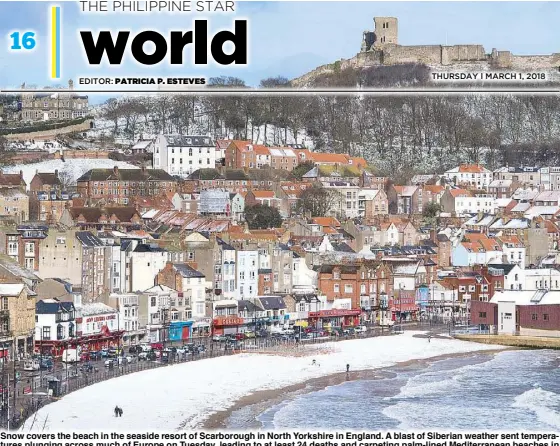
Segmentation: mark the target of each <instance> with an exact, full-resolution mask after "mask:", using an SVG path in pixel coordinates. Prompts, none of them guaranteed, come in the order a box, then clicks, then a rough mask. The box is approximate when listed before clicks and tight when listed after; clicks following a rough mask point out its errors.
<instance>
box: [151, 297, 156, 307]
mask: <svg viewBox="0 0 560 446" xmlns="http://www.w3.org/2000/svg"><path fill="white" fill-rule="evenodd" d="M150 306H152V307H155V306H156V296H152V297H151V298H150Z"/></svg>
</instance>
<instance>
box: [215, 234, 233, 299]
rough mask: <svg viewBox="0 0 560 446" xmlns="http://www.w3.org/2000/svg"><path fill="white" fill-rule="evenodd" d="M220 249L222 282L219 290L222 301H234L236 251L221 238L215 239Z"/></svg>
mask: <svg viewBox="0 0 560 446" xmlns="http://www.w3.org/2000/svg"><path fill="white" fill-rule="evenodd" d="M216 240H217V242H218V243H219V244H220V246H221V248H222V281H221V289H222V296H223V298H224V299H235V298H236V297H237V286H236V277H237V276H236V271H235V263H236V260H237V258H236V251H235V248H234V247H233V246H231V245H229V244H227V243H226V242H224V241H223V240H222V239H221V238H217V239H216Z"/></svg>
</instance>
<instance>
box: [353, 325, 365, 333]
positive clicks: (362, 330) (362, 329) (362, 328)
mask: <svg viewBox="0 0 560 446" xmlns="http://www.w3.org/2000/svg"><path fill="white" fill-rule="evenodd" d="M366 331H368V329H367V327H366V326H364V325H358V326H357V327H356V333H365V332H366Z"/></svg>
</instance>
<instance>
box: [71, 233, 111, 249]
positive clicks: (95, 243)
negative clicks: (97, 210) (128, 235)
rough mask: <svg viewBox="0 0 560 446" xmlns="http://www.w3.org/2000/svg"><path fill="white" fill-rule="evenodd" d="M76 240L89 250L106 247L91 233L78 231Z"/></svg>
mask: <svg viewBox="0 0 560 446" xmlns="http://www.w3.org/2000/svg"><path fill="white" fill-rule="evenodd" d="M76 238H77V239H78V240H79V241H80V242H81V243H82V246H85V247H88V248H97V247H100V246H105V245H104V244H103V242H102V241H101V239H100V238H99V237H97V236H96V235H93V233H91V232H89V231H78V232H76Z"/></svg>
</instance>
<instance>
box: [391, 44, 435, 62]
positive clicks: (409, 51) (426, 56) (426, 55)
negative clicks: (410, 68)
mask: <svg viewBox="0 0 560 446" xmlns="http://www.w3.org/2000/svg"><path fill="white" fill-rule="evenodd" d="M402 63H424V64H440V63H441V45H414V46H400V45H398V46H393V45H391V46H387V47H384V48H383V64H385V65H396V64H402Z"/></svg>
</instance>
